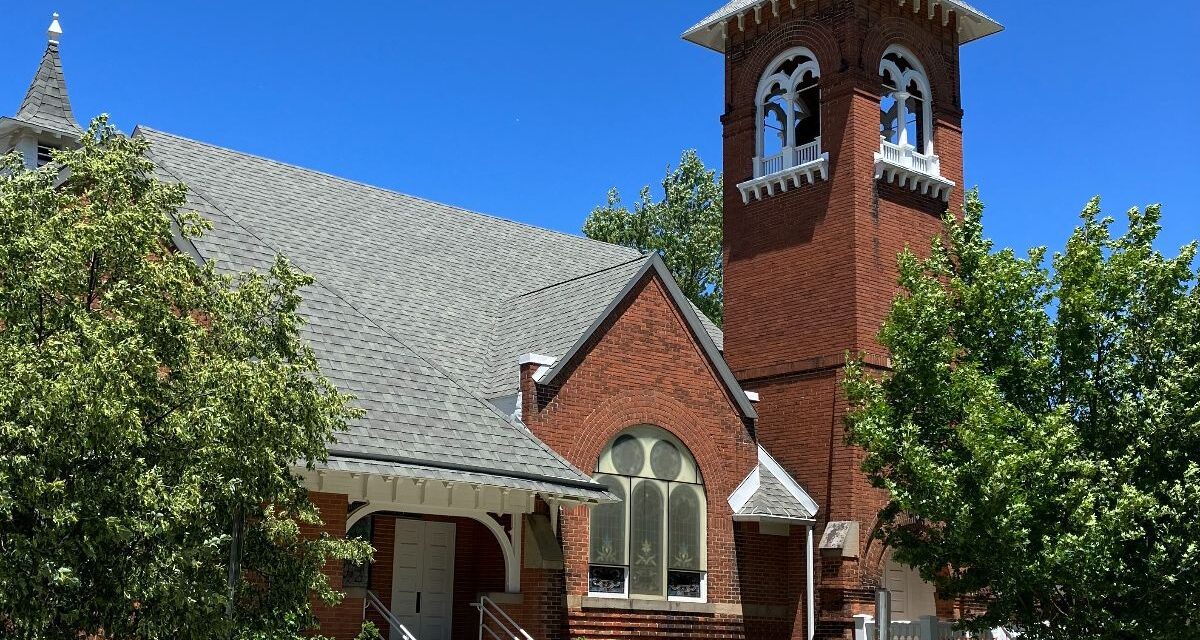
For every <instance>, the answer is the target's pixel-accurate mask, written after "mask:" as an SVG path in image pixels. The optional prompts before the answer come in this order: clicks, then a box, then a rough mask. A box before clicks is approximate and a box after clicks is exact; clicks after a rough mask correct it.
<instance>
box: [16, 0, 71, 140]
mask: <svg viewBox="0 0 1200 640" xmlns="http://www.w3.org/2000/svg"><path fill="white" fill-rule="evenodd" d="M46 35H47V37H48V39H49V40H48V42H47V43H46V52H45V53H44V54H43V55H42V63H41V64H40V65H38V70H37V73H36V74H35V75H34V76H33V82H31V83H30V85H29V90H28V91H26V92H25V99H24V100H22V101H21V108H20V109H18V110H17V114H16V115H15V116H13V119H14V120H19V121H21V122H24V123H26V124H31V125H34V126H38V127H43V128H46V129H51V130H53V131H57V132H60V133H69V134H72V135H75V136H78V135H82V134H83V129H82V128H80V126H79V123H78V122H76V121H75V114H74V113H72V111H71V100H70V98H69V97H68V96H67V80H66V77H65V76H64V75H63V68H62V59H61V58H60V57H59V53H58V41H59V38H60V37H61V36H62V27H60V26H59V24H58V14H57V13H56V14H54V19H53V22H51V23H50V28H49V29H48V30H47V31H46Z"/></svg>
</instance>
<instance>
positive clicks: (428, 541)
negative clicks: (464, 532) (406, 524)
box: [419, 522, 455, 640]
mask: <svg viewBox="0 0 1200 640" xmlns="http://www.w3.org/2000/svg"><path fill="white" fill-rule="evenodd" d="M425 527H426V528H425V566H424V580H423V583H422V584H423V589H422V590H421V592H422V593H421V634H420V635H419V638H420V640H425V639H426V638H429V639H430V640H450V631H451V627H450V622H451V618H452V616H453V613H454V533H455V531H454V525H453V524H452V523H449V522H427V523H425Z"/></svg>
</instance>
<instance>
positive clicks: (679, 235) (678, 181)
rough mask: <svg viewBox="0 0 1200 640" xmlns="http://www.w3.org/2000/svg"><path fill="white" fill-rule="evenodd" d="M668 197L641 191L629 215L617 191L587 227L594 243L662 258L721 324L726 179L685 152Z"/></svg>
mask: <svg viewBox="0 0 1200 640" xmlns="http://www.w3.org/2000/svg"><path fill="white" fill-rule="evenodd" d="M662 188H663V199H662V200H655V199H654V198H653V197H652V196H651V194H650V187H649V186H645V187H643V188H642V191H641V195H640V196H639V198H638V201H637V202H636V203H635V204H634V206H633V211H630V210H629V209H628V208H626V207H625V206H624V205H623V204H621V195H620V194H619V193H618V192H617V190H616V189H612V190H610V191H609V192H608V202H607V204H605V205H604V206H601V207H596V208H595V209H593V210H592V213H591V214H590V215H589V216H588V218H587V220H586V221H585V222H584V223H583V233H584V235H586V236H587V237H589V238H592V239H593V240H601V241H604V242H611V243H613V244H619V245H623V246H626V247H631V248H634V249H637V250H638V251H641V252H642V253H650V252H656V253H658V254H659V255H661V256H662V258H663V262H664V263H665V264H666V265H667V269H668V270H670V272H671V275H673V276H674V277H675V280H676V281H677V282H678V283H679V288H680V289H681V290H682V291H683V293H684V295H686V296H687V297H688V299H689V300H691V301H692V302H693V303H695V304H696V306H697V307H699V309H700V310H701V311H703V312H704V314H705V315H707V316H708V317H709V319H710V320H712V321H713V322H715V323H717V324H718V325H719V324H721V320H722V316H723V307H722V300H723V295H722V277H723V273H724V271H723V262H722V259H721V220H722V214H721V211H722V197H723V191H722V186H721V176H720V175H718V174H717V173H716V172H715V171H710V170H709V169H708V168H707V167H705V166H704V162H703V161H701V160H700V156H699V155H698V154H697V153H696V152H695V151H685V152H684V153H683V156H682V157H681V158H680V159H679V166H678V167H676V168H674V169H671V168H670V167H669V166H668V167H667V175H666V177H664V178H663V181H662Z"/></svg>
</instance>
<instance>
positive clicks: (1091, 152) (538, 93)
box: [0, 0, 1200, 250]
mask: <svg viewBox="0 0 1200 640" xmlns="http://www.w3.org/2000/svg"><path fill="white" fill-rule="evenodd" d="M719 4H720V0H703V1H697V0H653V1H651V2H646V1H645V0H606V1H604V2H545V1H535V2H525V3H512V2H492V1H488V2H483V1H480V2H474V3H442V2H412V1H407V2H395V3H383V2H375V3H331V2H324V3H312V2H295V1H293V2H288V3H284V2H277V1H274V0H263V1H259V2H241V3H227V2H199V1H194V0H189V1H172V2H169V3H168V2H132V1H126V2H119V3H99V2H95V1H94V0H56V1H55V2H46V1H44V0H23V1H22V2H19V3H6V5H7V6H5V7H4V9H3V12H4V14H5V20H4V22H5V27H6V29H5V37H4V39H3V45H2V46H3V47H4V52H3V54H4V59H5V61H6V62H5V64H4V65H3V66H0V113H6V114H11V113H12V112H14V111H15V110H16V108H17V106H18V104H19V103H20V100H21V96H22V95H23V92H24V90H25V87H26V86H27V85H28V82H29V80H30V77H31V76H32V74H33V72H34V69H35V67H36V65H37V61H38V58H39V56H40V55H41V52H42V48H43V47H44V43H45V36H44V29H45V27H46V25H47V23H48V22H49V20H48V18H49V15H50V13H51V12H52V11H58V12H59V13H61V14H62V24H63V28H64V31H65V36H64V38H63V59H64V64H65V66H66V73H67V80H68V84H69V87H70V90H71V96H72V100H73V103H74V106H75V111H76V115H77V116H78V117H79V118H80V119H86V118H88V117H90V116H92V115H94V114H96V113H99V112H108V113H110V114H112V116H113V118H114V120H115V121H116V122H117V123H118V125H120V126H121V127H122V128H124V129H126V130H132V128H133V126H134V125H136V124H139V123H141V124H146V125H149V126H152V127H155V128H159V129H163V130H166V131H170V132H173V133H178V134H180V135H185V136H188V137H192V138H197V139H200V140H204V141H208V142H212V143H215V144H219V145H223V146H229V147H233V148H236V149H239V150H244V151H249V152H252V153H256V154H261V155H265V156H269V157H272V158H276V159H279V160H283V161H286V162H291V163H295V164H299V165H303V166H306V167H312V168H316V169H320V170H324V171H328V172H330V173H334V174H337V175H341V176H345V177H349V178H352V179H356V180H361V181H364V182H368V183H372V184H376V185H380V186H383V187H387V188H391V189H396V190H399V191H403V192H406V193H411V194H414V195H418V196H422V197H426V198H431V199H433V200H438V201H442V202H448V203H451V204H455V205H460V206H463V207H467V208H470V209H474V210H477V211H481V212H485V213H491V214H495V215H499V216H503V217H507V218H512V219H516V220H521V221H525V222H530V223H533V224H537V225H541V226H548V227H552V228H556V229H561V230H564V231H569V232H577V231H578V229H579V227H580V225H581V223H582V221H583V218H584V217H585V216H586V215H587V213H588V211H590V209H591V208H592V207H593V206H594V205H596V204H598V203H601V202H602V201H603V200H604V196H605V192H606V191H607V189H608V188H609V187H610V186H616V187H618V188H620V189H621V190H622V192H623V193H624V194H625V196H626V200H632V199H633V198H634V197H635V196H636V192H637V189H638V188H639V187H640V185H642V184H645V183H657V181H658V180H659V179H660V177H661V175H662V172H663V169H664V167H665V165H666V164H667V163H668V162H674V161H675V160H676V159H677V158H678V157H679V154H680V152H681V151H682V150H683V149H687V148H696V149H698V150H699V151H700V154H701V156H702V157H703V158H704V159H705V160H706V161H707V162H708V163H709V165H710V166H717V165H718V164H719V162H720V145H721V129H720V122H719V117H720V114H721V111H722V104H723V99H724V97H723V95H722V73H723V65H722V60H721V57H720V55H719V54H717V53H715V52H712V51H708V50H705V49H702V48H700V47H697V46H695V45H692V44H689V43H686V42H683V41H682V40H680V38H679V34H680V33H681V32H682V31H683V30H684V29H685V28H686V27H688V26H689V25H690V24H692V23H693V22H695V21H696V20H697V19H698V18H700V17H702V16H703V15H704V14H706V13H707V12H708V11H710V10H711V9H713V8H714V7H715V6H717V5H719ZM975 4H976V5H978V6H979V7H980V8H981V9H982V10H984V11H986V12H988V13H990V14H991V15H993V16H995V17H996V18H997V19H999V20H1000V21H1001V22H1002V23H1004V25H1005V26H1006V27H1007V30H1006V31H1005V32H1004V33H1001V34H999V35H997V36H993V37H990V38H987V39H985V40H983V41H980V42H976V43H972V44H970V45H967V46H966V47H965V48H964V50H963V71H962V77H963V96H964V97H963V102H964V109H965V111H966V117H965V121H964V128H965V141H966V162H967V167H966V169H967V181H968V183H969V184H972V185H974V184H978V185H979V186H980V187H981V188H982V190H983V195H984V198H985V200H986V201H987V203H988V206H989V215H988V217H987V231H988V234H989V235H990V236H992V237H993V238H994V239H995V240H996V242H997V243H998V244H999V245H1001V246H1015V247H1019V248H1024V247H1028V246H1031V245H1037V244H1048V245H1050V246H1051V247H1052V248H1054V247H1058V246H1061V245H1062V242H1063V240H1064V239H1065V238H1066V236H1067V234H1068V233H1069V231H1070V229H1071V228H1072V227H1073V226H1074V224H1075V222H1076V220H1077V214H1078V211H1079V210H1080V209H1081V208H1082V206H1083V204H1084V203H1085V202H1086V200H1087V199H1088V198H1089V197H1091V196H1092V195H1096V194H1098V195H1101V196H1103V197H1104V200H1105V207H1106V210H1107V211H1108V212H1109V213H1111V214H1117V215H1119V214H1121V213H1122V212H1123V211H1124V210H1125V209H1127V208H1128V207H1130V206H1134V205H1143V204H1147V203H1150V202H1162V203H1163V204H1164V205H1165V208H1166V220H1165V226H1166V230H1165V232H1164V234H1163V237H1162V242H1161V245H1162V247H1163V248H1164V249H1168V250H1173V249H1175V248H1177V247H1178V246H1180V245H1182V244H1183V243H1185V242H1187V241H1188V240H1190V239H1192V238H1195V237H1198V236H1200V204H1198V196H1197V193H1196V192H1197V189H1196V188H1195V185H1197V184H1200V81H1198V80H1200V71H1198V69H1200V66H1198V65H1197V63H1196V58H1197V56H1196V55H1195V51H1194V46H1195V44H1196V43H1197V42H1198V41H1200V3H1195V2H1192V1H1190V0H1162V1H1161V2H1157V3H1154V4H1153V6H1151V5H1147V4H1141V5H1139V4H1137V3H1134V4H1130V3H1127V2H1117V1H1116V0H1091V1H1084V0H1058V1H1056V2H1041V1H1038V2H1034V1H1032V0H1026V1H1024V2H1014V1H1012V0H1005V1H1001V0H977V1H976V2H975ZM5 105H7V106H5Z"/></svg>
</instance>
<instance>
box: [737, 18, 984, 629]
mask: <svg viewBox="0 0 1200 640" xmlns="http://www.w3.org/2000/svg"><path fill="white" fill-rule="evenodd" d="M796 6H797V9H796V10H792V9H791V8H790V6H789V3H784V2H781V3H779V16H778V17H776V16H774V15H772V12H771V11H769V10H764V11H763V12H762V14H761V15H762V18H763V19H762V23H761V24H759V23H756V21H755V20H754V19H753V16H752V14H747V16H746V19H745V30H744V31H741V30H739V29H738V28H737V24H736V21H735V22H734V23H732V24H731V27H730V31H729V33H730V40H729V41H728V47H727V55H726V112H725V114H724V116H723V117H722V122H723V123H724V138H725V153H724V168H725V191H726V193H725V243H726V244H725V268H726V271H725V348H726V357H727V359H728V361H729V362H730V365H731V367H732V368H733V369H734V371H735V373H736V375H737V376H738V379H739V380H741V381H742V382H743V385H744V386H745V387H746V388H747V389H751V390H754V391H758V392H759V393H761V394H762V401H761V402H760V403H759V404H758V407H757V408H758V412H759V415H760V420H759V423H758V436H759V439H760V440H761V441H762V442H763V443H764V445H765V446H766V447H767V449H768V450H770V451H771V452H772V454H773V455H774V456H775V457H776V458H777V459H778V460H779V461H780V463H781V464H782V465H783V466H784V467H785V468H786V469H787V470H788V471H789V472H790V473H791V474H792V475H793V476H795V477H796V479H797V480H798V481H799V482H800V483H801V484H802V485H803V486H804V487H805V488H806V489H807V490H808V491H809V492H810V493H811V494H812V495H813V497H814V498H815V499H816V500H817V502H818V504H819V505H820V507H821V512H820V516H819V519H820V523H819V525H821V526H823V524H824V522H826V521H829V520H858V521H859V522H860V523H861V538H860V539H861V548H860V554H861V556H862V558H863V560H862V561H854V560H848V561H838V562H834V563H830V562H827V563H825V564H824V565H823V566H821V567H820V569H819V574H818V575H819V578H820V581H819V584H818V587H819V588H818V594H817V595H818V600H819V603H818V608H819V615H818V633H819V634H820V635H823V636H840V635H841V634H842V633H843V632H845V630H846V628H847V624H848V623H849V622H850V616H851V615H852V614H853V613H856V612H860V611H866V610H868V609H869V603H870V595H871V591H872V589H873V587H874V585H875V584H877V582H878V576H879V570H880V567H879V563H880V559H881V558H882V557H883V553H882V550H881V549H879V548H878V544H877V543H875V544H874V545H872V544H871V542H870V540H869V536H870V533H871V529H872V525H873V523H874V521H875V517H876V514H877V512H878V509H879V507H880V506H881V505H882V504H883V496H882V495H881V494H880V493H879V492H877V491H876V490H874V489H872V488H871V487H870V486H869V485H868V484H867V482H866V480H865V478H864V477H863V475H862V474H861V472H860V471H859V464H860V462H861V452H859V451H856V450H854V449H853V448H850V447H847V446H846V445H845V443H844V426H843V418H844V415H845V410H846V402H845V400H844V397H843V395H842V394H841V390H840V383H841V366H842V363H843V361H844V354H845V353H846V352H851V353H863V354H866V356H867V359H868V362H869V363H871V364H873V365H875V366H878V367H881V368H882V367H885V366H886V362H887V360H886V355H885V354H884V353H883V349H882V347H881V346H880V345H879V344H878V342H877V339H876V336H877V334H878V330H879V327H880V325H881V323H882V321H883V319H884V317H885V316H886V313H887V311H888V309H889V307H890V304H891V301H892V299H893V298H894V297H895V296H896V295H897V293H898V286H897V284H896V281H897V277H898V273H897V269H896V256H897V254H898V253H899V252H900V251H902V250H903V249H904V248H905V247H911V248H912V249H914V250H915V251H917V252H918V253H921V254H926V253H927V252H928V247H929V244H930V242H931V240H932V238H933V237H934V236H936V235H938V234H940V233H941V221H940V216H941V214H942V213H943V212H944V211H945V210H946V209H947V208H948V207H949V208H951V209H952V210H958V209H959V208H960V207H961V203H962V196H963V184H962V182H963V158H962V132H961V121H962V112H961V105H960V95H959V78H958V45H957V42H956V31H955V30H956V23H955V21H954V20H953V19H951V20H950V22H949V24H948V25H946V26H943V25H942V20H941V14H940V11H941V10H942V9H940V8H939V9H938V12H939V13H938V14H937V16H936V17H935V19H933V20H929V19H928V17H927V13H926V10H925V7H924V6H922V7H921V12H920V13H917V14H915V15H914V14H913V11H912V4H911V3H907V4H905V5H904V6H903V7H901V6H900V5H899V3H898V2H895V1H894V0H886V1H885V0H857V1H851V0H818V1H817V2H803V3H797V4H796ZM892 44H900V45H903V46H904V47H906V48H907V49H909V50H910V51H912V52H913V54H914V55H916V56H917V58H919V59H920V62H921V63H922V65H923V66H924V67H925V69H926V71H927V72H928V73H929V76H930V78H929V79H930V84H931V85H932V92H933V111H934V120H935V124H934V151H935V153H937V154H938V155H939V156H940V158H941V171H942V175H943V176H944V177H946V178H948V179H950V180H952V181H954V182H955V183H957V185H958V186H957V187H956V188H955V190H954V193H953V196H952V198H951V201H950V203H949V205H947V204H946V203H944V202H942V201H940V200H936V199H933V198H930V197H928V196H924V195H920V194H918V193H914V192H912V191H908V190H904V189H900V188H898V187H895V186H892V185H887V184H883V183H881V182H879V181H876V180H875V176H874V154H875V153H876V152H877V151H878V150H879V85H880V80H879V75H878V66H879V60H880V57H881V56H882V54H883V52H884V50H885V49H886V48H887V47H888V46H890V45H892ZM794 46H805V47H808V48H809V49H811V50H812V51H813V52H814V54H815V55H816V57H817V60H818V63H819V64H820V67H821V71H822V74H821V79H820V86H821V93H822V112H821V115H822V143H823V147H824V150H825V151H827V152H828V153H829V155H830V172H829V180H828V181H824V182H818V183H817V184H815V185H806V186H804V187H801V188H799V189H793V190H790V191H788V192H787V193H783V194H777V195H775V196H771V197H768V198H766V199H765V200H761V201H752V202H750V203H749V204H745V203H743V201H742V196H741V193H740V191H739V190H738V189H737V186H736V185H737V184H738V183H739V182H742V181H745V180H748V179H750V178H751V177H752V171H753V166H752V159H753V157H754V153H755V136H756V122H755V119H756V105H755V104H754V97H755V92H756V90H757V86H758V82H759V79H760V78H761V76H762V74H763V72H764V71H765V70H766V65H768V64H769V63H770V61H771V60H772V59H774V58H775V57H776V56H778V55H779V54H780V53H782V52H783V51H785V50H787V49H789V48H791V47H794ZM821 526H819V527H818V529H817V534H818V536H819V535H820V533H821V530H822V529H821ZM793 537H794V536H793ZM792 557H793V559H796V558H802V557H803V556H802V555H796V554H795V553H793V556H792ZM793 589H794V587H793ZM796 628H799V625H798V626H797V627H796Z"/></svg>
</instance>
